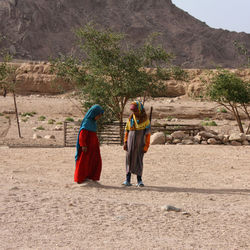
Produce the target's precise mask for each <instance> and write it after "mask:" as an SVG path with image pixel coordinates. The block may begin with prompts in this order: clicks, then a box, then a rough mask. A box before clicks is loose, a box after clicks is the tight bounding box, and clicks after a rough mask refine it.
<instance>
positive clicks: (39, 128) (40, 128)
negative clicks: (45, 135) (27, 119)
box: [36, 126, 45, 130]
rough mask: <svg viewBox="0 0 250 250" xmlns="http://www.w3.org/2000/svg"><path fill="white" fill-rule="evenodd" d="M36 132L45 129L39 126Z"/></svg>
mask: <svg viewBox="0 0 250 250" xmlns="http://www.w3.org/2000/svg"><path fill="white" fill-rule="evenodd" d="M36 129H37V130H45V128H44V127H43V126H39V127H37V128H36Z"/></svg>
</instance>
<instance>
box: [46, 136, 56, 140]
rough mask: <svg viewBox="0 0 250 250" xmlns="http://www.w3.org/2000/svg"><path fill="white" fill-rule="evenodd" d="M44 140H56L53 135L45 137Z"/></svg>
mask: <svg viewBox="0 0 250 250" xmlns="http://www.w3.org/2000/svg"><path fill="white" fill-rule="evenodd" d="M44 139H47V140H49V139H56V137H55V136H54V135H45V136H44Z"/></svg>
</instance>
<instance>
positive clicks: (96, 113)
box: [74, 104, 104, 184]
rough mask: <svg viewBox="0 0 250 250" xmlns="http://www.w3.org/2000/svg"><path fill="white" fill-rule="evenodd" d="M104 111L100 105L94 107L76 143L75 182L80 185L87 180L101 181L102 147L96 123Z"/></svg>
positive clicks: (85, 120) (86, 118)
mask: <svg viewBox="0 0 250 250" xmlns="http://www.w3.org/2000/svg"><path fill="white" fill-rule="evenodd" d="M103 113H104V110H103V109H102V107H101V106H100V105H98V104H96V105H94V106H92V107H91V108H90V109H89V110H88V112H87V113H86V115H85V116H84V119H83V121H82V123H81V127H80V130H79V133H78V137H77V143H76V155H75V161H76V169H75V175H74V181H75V182H77V183H78V184H81V183H83V182H84V181H85V180H86V179H90V180H93V181H99V180H100V175H101V170H102V159H101V154H100V146H99V141H98V137H97V135H96V131H97V125H96V121H97V120H98V119H99V118H100V117H101V116H102V115H103Z"/></svg>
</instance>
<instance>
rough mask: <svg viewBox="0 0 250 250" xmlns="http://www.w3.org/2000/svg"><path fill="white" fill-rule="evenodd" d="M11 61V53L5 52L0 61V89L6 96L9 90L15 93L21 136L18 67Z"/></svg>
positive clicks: (14, 98)
mask: <svg viewBox="0 0 250 250" xmlns="http://www.w3.org/2000/svg"><path fill="white" fill-rule="evenodd" d="M10 61H11V56H9V54H4V55H3V62H0V89H1V90H2V92H3V96H4V97H5V96H6V95H7V93H8V92H11V93H12V95H13V100H14V107H15V113H16V120H17V127H18V135H19V138H21V137H22V136H21V130H20V125H19V118H18V110H17V103H16V94H15V87H16V68H15V67H14V66H13V65H11V64H9V62H10Z"/></svg>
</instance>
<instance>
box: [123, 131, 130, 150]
mask: <svg viewBox="0 0 250 250" xmlns="http://www.w3.org/2000/svg"><path fill="white" fill-rule="evenodd" d="M128 133H129V131H128V130H125V135H124V143H123V149H124V150H126V151H127V150H128V143H127V142H128Z"/></svg>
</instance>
